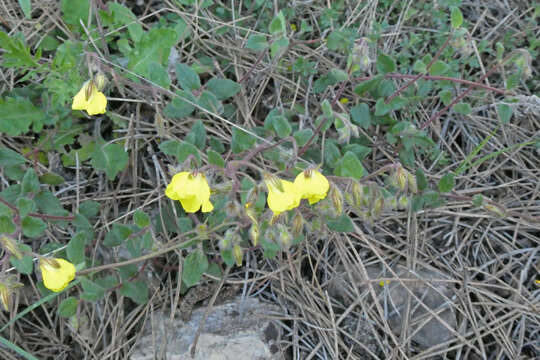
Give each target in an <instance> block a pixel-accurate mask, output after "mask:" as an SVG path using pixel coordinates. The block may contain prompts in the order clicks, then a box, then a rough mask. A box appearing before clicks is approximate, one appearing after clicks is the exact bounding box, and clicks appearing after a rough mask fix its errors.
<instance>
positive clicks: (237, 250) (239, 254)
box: [233, 244, 244, 266]
mask: <svg viewBox="0 0 540 360" xmlns="http://www.w3.org/2000/svg"><path fill="white" fill-rule="evenodd" d="M233 256H234V260H235V261H236V266H242V259H243V257H244V253H243V251H242V248H241V247H240V245H238V244H235V245H234V247H233Z"/></svg>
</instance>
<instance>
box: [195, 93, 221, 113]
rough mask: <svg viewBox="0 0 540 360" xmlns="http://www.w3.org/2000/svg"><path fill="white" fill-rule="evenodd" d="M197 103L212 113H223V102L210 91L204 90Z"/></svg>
mask: <svg viewBox="0 0 540 360" xmlns="http://www.w3.org/2000/svg"><path fill="white" fill-rule="evenodd" d="M197 104H198V105H199V106H200V107H202V108H203V109H205V110H206V111H208V112H210V113H212V114H218V115H219V114H222V113H223V104H222V103H221V101H219V100H218V98H217V97H216V95H214V94H213V93H211V92H210V91H206V90H205V91H203V92H202V94H201V95H200V96H199V99H197Z"/></svg>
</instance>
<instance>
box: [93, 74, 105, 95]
mask: <svg viewBox="0 0 540 360" xmlns="http://www.w3.org/2000/svg"><path fill="white" fill-rule="evenodd" d="M94 85H96V87H97V89H98V91H101V90H103V88H105V85H107V77H106V76H105V74H103V73H102V72H101V71H100V72H98V73H97V74H96V75H95V76H94Z"/></svg>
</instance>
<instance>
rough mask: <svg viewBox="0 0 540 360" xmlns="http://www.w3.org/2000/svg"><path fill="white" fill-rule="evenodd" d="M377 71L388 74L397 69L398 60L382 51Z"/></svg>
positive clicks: (378, 58)
mask: <svg viewBox="0 0 540 360" xmlns="http://www.w3.org/2000/svg"><path fill="white" fill-rule="evenodd" d="M377 71H379V72H380V73H382V74H388V73H391V72H394V71H396V62H395V61H394V59H393V58H391V57H390V56H388V55H386V54H384V53H380V54H379V56H377Z"/></svg>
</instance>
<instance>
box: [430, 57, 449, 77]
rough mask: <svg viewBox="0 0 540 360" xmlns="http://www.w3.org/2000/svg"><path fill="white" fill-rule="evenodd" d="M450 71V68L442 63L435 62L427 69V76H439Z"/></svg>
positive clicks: (439, 61)
mask: <svg viewBox="0 0 540 360" xmlns="http://www.w3.org/2000/svg"><path fill="white" fill-rule="evenodd" d="M449 70H450V66H449V65H448V64H447V63H445V62H444V61H441V60H437V61H435V62H434V63H433V65H431V67H430V68H429V74H430V75H433V76H441V75H444V74H446V73H447V72H448V71H449Z"/></svg>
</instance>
